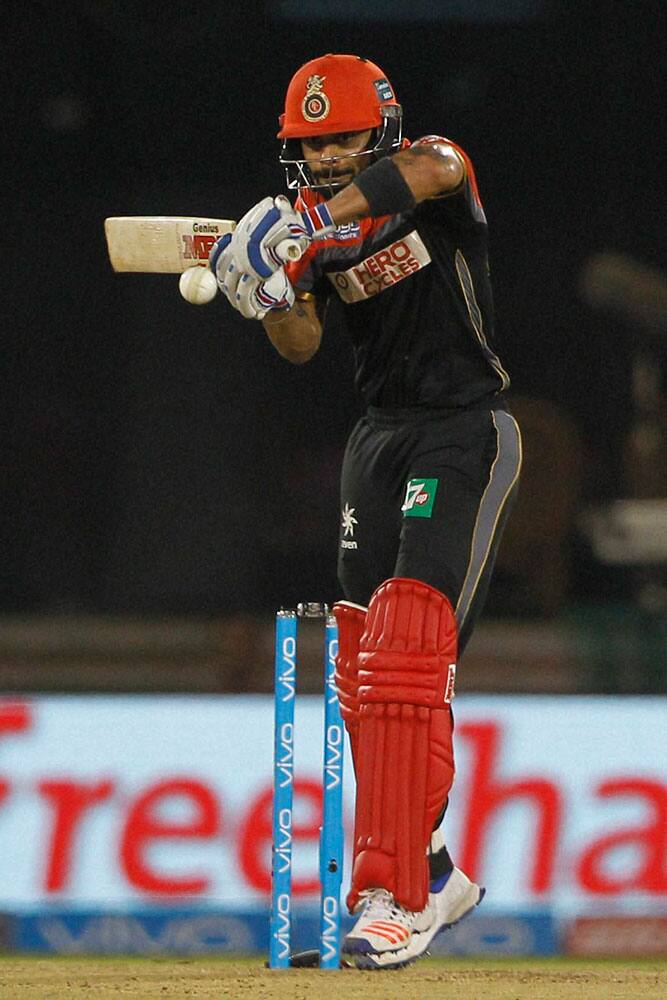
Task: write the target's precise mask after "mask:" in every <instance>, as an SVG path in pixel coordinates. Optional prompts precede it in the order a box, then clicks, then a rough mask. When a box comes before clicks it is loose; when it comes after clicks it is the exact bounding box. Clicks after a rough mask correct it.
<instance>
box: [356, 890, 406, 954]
mask: <svg viewBox="0 0 667 1000" xmlns="http://www.w3.org/2000/svg"><path fill="white" fill-rule="evenodd" d="M360 907H361V908H362V913H361V916H360V917H359V919H358V920H357V922H356V924H355V925H354V927H353V928H352V930H351V931H350V932H349V934H347V935H346V937H345V941H344V942H343V951H344V952H346V953H347V954H348V955H357V954H361V953H365V952H372V953H381V952H385V951H389V952H391V951H395V950H396V949H397V948H404V947H405V945H406V944H407V943H408V941H409V940H410V936H411V934H412V930H413V926H414V924H415V921H416V919H417V918H418V917H419V916H421V914H420V913H418V912H415V911H414V910H406V909H405V907H404V906H401V905H400V903H397V902H396V900H395V899H394V897H393V896H392V894H391V893H390V892H388V891H387V890H386V889H366V890H365V891H364V892H362V893H361V894H360V902H359V903H358V905H357V909H359V908H360Z"/></svg>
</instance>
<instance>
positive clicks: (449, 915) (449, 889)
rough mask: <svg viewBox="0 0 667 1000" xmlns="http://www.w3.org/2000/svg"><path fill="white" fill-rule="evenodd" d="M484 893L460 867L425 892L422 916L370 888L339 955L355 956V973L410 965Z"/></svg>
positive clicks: (480, 900) (475, 904) (379, 891)
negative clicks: (426, 898) (429, 890)
mask: <svg viewBox="0 0 667 1000" xmlns="http://www.w3.org/2000/svg"><path fill="white" fill-rule="evenodd" d="M484 892H485V890H484V889H482V888H480V887H479V886H478V885H476V884H475V882H471V881H470V879H469V878H468V877H467V875H464V873H463V872H462V871H461V869H460V868H454V869H453V871H452V873H451V875H450V876H449V878H448V879H447V881H446V882H445V884H444V885H443V886H442V888H441V889H440V890H438V891H437V892H430V893H429V897H428V903H427V905H426V908H425V909H424V910H422V912H421V913H414V912H413V911H412V910H404V909H403V907H400V906H399V905H398V904H397V903H396V902H395V901H394V899H393V897H392V896H391V895H390V894H389V893H388V892H386V890H384V889H374V890H372V892H371V894H370V895H369V901H368V903H367V904H366V908H365V909H364V912H363V914H362V916H361V917H360V918H359V920H358V921H357V923H356V924H355V926H354V927H353V929H352V931H351V932H350V934H348V936H347V937H346V939H345V943H344V945H343V951H346V952H347V953H348V954H349V953H352V954H354V960H355V964H356V966H357V968H359V969H398V968H401V967H402V966H404V965H409V964H410V963H411V962H414V961H415V960H416V959H418V958H419V957H420V956H421V955H423V954H424V953H425V952H426V951H427V949H428V947H429V945H430V944H431V942H432V941H433V939H434V938H435V936H436V935H437V934H439V933H440V932H441V931H444V930H446V929H447V928H448V927H452V926H453V925H454V924H457V923H458V922H459V920H462V919H463V918H464V917H466V916H467V915H468V914H469V913H471V912H472V910H474V908H475V907H476V906H479V904H480V903H481V902H482V899H483V898H484ZM371 910H372V913H371V914H370V918H369V911H371ZM386 925H388V926H389V930H388V931H387V932H385V931H384V927H385V926H386ZM399 927H400V929H401V930H400V931H399ZM394 928H395V929H394ZM381 932H382V933H381ZM401 938H402V940H401ZM348 942H349V943H350V944H349V946H348Z"/></svg>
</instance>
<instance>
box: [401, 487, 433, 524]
mask: <svg viewBox="0 0 667 1000" xmlns="http://www.w3.org/2000/svg"><path fill="white" fill-rule="evenodd" d="M437 489H438V480H437V479H410V480H408V485H407V486H406V488H405V500H404V501H403V506H402V507H401V510H402V511H403V516H404V517H431V515H432V514H433V503H434V501H435V494H436V490H437Z"/></svg>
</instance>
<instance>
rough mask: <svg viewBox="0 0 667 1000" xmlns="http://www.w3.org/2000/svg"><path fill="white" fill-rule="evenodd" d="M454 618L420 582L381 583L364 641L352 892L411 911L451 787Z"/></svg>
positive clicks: (423, 896)
mask: <svg viewBox="0 0 667 1000" xmlns="http://www.w3.org/2000/svg"><path fill="white" fill-rule="evenodd" d="M456 652H457V630H456V619H455V617H454V611H453V609H452V606H451V604H450V602H449V601H448V599H447V598H446V597H445V595H444V594H442V593H441V592H440V591H439V590H435V588H433V587H430V586H428V584H425V583H421V582H420V581H418V580H408V579H403V578H399V577H397V578H394V579H391V580H386V581H385V582H384V583H383V584H382V585H381V586H380V587H378V589H377V590H376V591H375V593H374V594H373V596H372V598H371V601H370V604H369V606H368V613H367V615H366V628H365V630H364V634H363V636H362V637H361V644H360V651H359V656H358V663H359V686H358V699H359V733H358V749H357V755H358V756H357V802H356V815H355V831H354V862H353V869H352V886H351V889H350V893H349V895H348V898H347V902H348V906H349V907H350V909H351V910H352V909H354V907H355V905H356V904H357V902H358V900H359V893H360V892H361V891H362V890H364V889H370V888H374V887H381V888H383V889H387V890H388V891H389V892H391V893H392V894H393V896H394V898H395V899H396V900H397V901H398V902H399V903H401V904H402V905H403V906H405V907H407V908H408V909H409V910H423V909H424V907H425V906H426V903H427V901H428V878H429V874H428V861H427V849H428V844H429V840H430V837H431V833H432V831H433V825H434V823H435V821H436V819H437V817H438V815H439V813H440V810H441V809H442V807H443V805H444V802H445V800H446V798H447V795H448V793H449V790H450V788H451V784H452V781H453V778H454V755H453V749H452V714H451V710H450V704H449V703H450V701H451V698H452V696H453V676H454V671H455V669H456V667H455V663H456Z"/></svg>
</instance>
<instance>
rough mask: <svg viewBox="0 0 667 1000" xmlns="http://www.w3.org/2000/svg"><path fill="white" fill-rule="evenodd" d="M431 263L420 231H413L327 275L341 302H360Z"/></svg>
mask: <svg viewBox="0 0 667 1000" xmlns="http://www.w3.org/2000/svg"><path fill="white" fill-rule="evenodd" d="M430 263H431V256H430V254H429V252H428V250H427V249H426V247H425V245H424V243H423V241H422V239H421V237H420V235H419V233H418V232H417V231H416V230H413V231H412V232H411V233H408V235H407V236H404V237H403V238H402V239H400V240H396V241H395V242H394V243H391V244H390V245H389V246H388V247H384V248H383V249H382V250H378V251H377V253H374V254H371V255H370V257H366V259H365V260H363V261H362V262H361V263H360V264H357V265H356V266H355V267H350V268H348V270H347V271H335V272H332V273H330V274H328V275H327V277H328V278H329V280H330V281H331V283H332V284H333V286H334V288H335V289H336V291H337V292H338V294H339V296H340V297H341V299H343V301H344V302H360V301H361V300H362V299H369V298H372V297H373V296H374V295H377V294H378V293H379V292H382V291H384V290H385V288H390V287H391V286H392V285H395V284H397V283H398V282H399V281H403V279H404V278H407V277H409V276H410V275H411V274H414V273H415V271H419V270H421V268H422V267H426V265H427V264H430Z"/></svg>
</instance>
